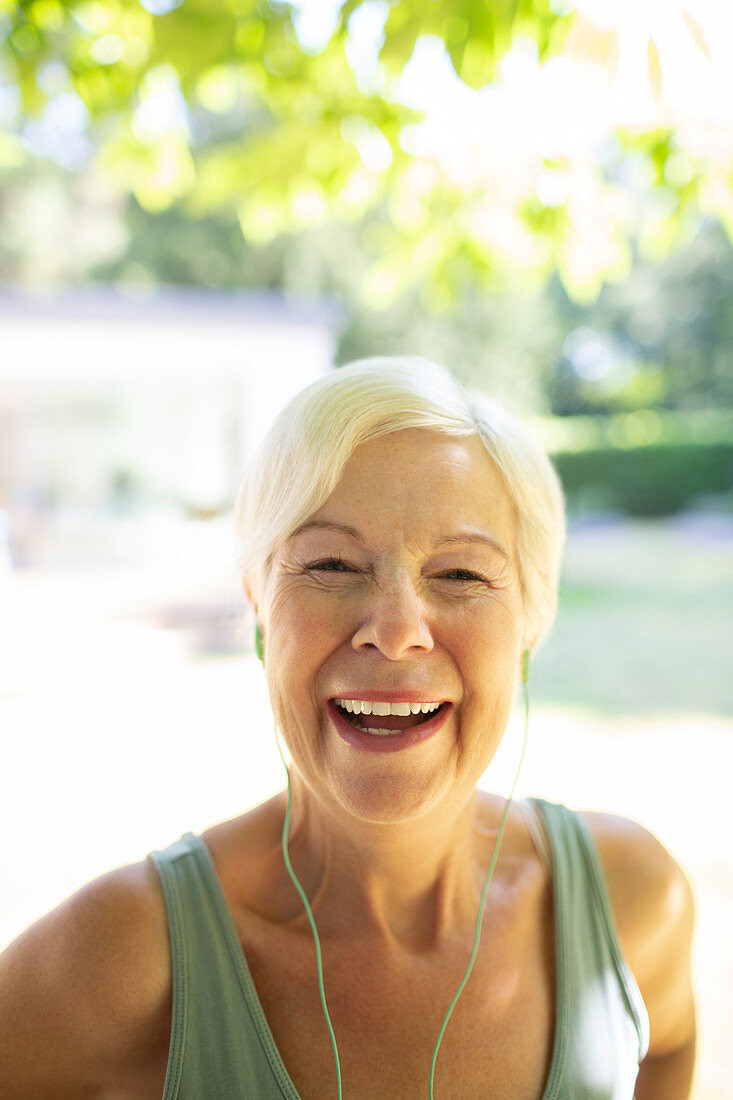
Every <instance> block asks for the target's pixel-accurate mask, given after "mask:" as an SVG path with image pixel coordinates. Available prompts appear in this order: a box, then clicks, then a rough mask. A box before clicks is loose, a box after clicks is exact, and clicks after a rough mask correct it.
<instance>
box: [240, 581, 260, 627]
mask: <svg viewBox="0 0 733 1100" xmlns="http://www.w3.org/2000/svg"><path fill="white" fill-rule="evenodd" d="M242 588H243V589H244V594H245V596H246V597H247V603H248V604H249V606H250V607H251V608H252V610H253V611H254V614H255V618H257V617H258V611H257V599H256V598H255V594H254V589H253V588H252V585H251V584H250V582H249V581H248V580H247V578H246V577H244V578H243V580H242Z"/></svg>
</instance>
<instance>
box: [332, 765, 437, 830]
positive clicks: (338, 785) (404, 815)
mask: <svg viewBox="0 0 733 1100" xmlns="http://www.w3.org/2000/svg"><path fill="white" fill-rule="evenodd" d="M441 786H443V785H442V784H441ZM332 793H333V797H334V800H335V801H336V802H337V803H338V804H339V805H340V806H341V807H342V808H343V809H344V810H345V811H346V812H347V813H348V814H350V815H351V816H352V817H355V818H357V819H358V820H359V821H364V822H371V823H373V824H375V825H399V824H402V823H405V822H408V821H415V820H417V819H418V818H420V817H422V816H424V815H425V814H427V813H429V812H430V811H431V810H432V809H434V808H435V806H436V805H438V804H439V802H440V801H441V792H440V791H438V790H436V789H435V788H434V787H431V786H428V787H427V788H426V787H423V786H422V785H419V784H417V783H410V784H405V777H404V774H403V775H400V776H384V775H382V776H376V775H375V776H370V777H368V778H367V777H365V776H359V777H356V776H352V777H348V778H347V779H346V781H343V780H341V781H340V782H339V781H336V782H335V783H334V784H333V787H332ZM442 794H443V797H445V794H446V792H445V790H443V791H442Z"/></svg>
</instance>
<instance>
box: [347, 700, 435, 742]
mask: <svg viewBox="0 0 733 1100" xmlns="http://www.w3.org/2000/svg"><path fill="white" fill-rule="evenodd" d="M333 704H334V706H335V708H336V710H337V711H338V713H339V714H340V715H341V717H342V718H344V719H345V721H347V722H348V723H349V725H350V726H353V728H354V729H357V730H361V731H362V732H363V733H370V734H373V735H375V736H378V737H389V736H390V734H396V733H403V732H404V731H405V730H411V729H417V728H418V727H420V726H423V725H425V724H426V723H427V722H430V721H431V720H432V719H434V718H435V717H436V715H437V714H438V713H439V712H440V711H441V710H443V709H444V708H445V707H446V706H447V705H448V704H447V703H422V704H417V703H416V704H413V705H412V707H409V704H399V703H398V704H391V705H390V704H381V705H380V704H378V703H367V704H364V703H362V704H361V707H360V706H359V701H358V700H350V699H348V700H344V699H334V700H333ZM387 707H388V708H389V710H390V712H392V711H399V710H402V711H404V710H405V708H408V707H409V713H408V714H404V713H388V714H377V713H374V711H375V710H385V709H386V708H387ZM357 708H359V709H358V710H357ZM362 708H364V711H366V713H365V712H364V711H363V710H362ZM418 708H419V709H418ZM413 710H414V711H415V713H413Z"/></svg>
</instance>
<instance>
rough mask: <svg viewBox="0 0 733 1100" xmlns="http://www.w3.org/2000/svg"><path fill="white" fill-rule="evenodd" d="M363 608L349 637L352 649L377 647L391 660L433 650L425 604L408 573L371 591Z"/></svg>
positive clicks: (399, 659) (403, 658) (398, 659)
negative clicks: (358, 621)
mask: <svg viewBox="0 0 733 1100" xmlns="http://www.w3.org/2000/svg"><path fill="white" fill-rule="evenodd" d="M364 612H365V613H364V616H363V618H362V621H361V623H360V625H359V626H358V628H357V630H356V631H355V633H354V636H353V638H352V640H351V644H352V646H353V647H354V649H356V650H362V649H367V650H369V649H378V650H379V652H380V653H382V654H383V655H384V656H385V657H387V658H388V659H389V660H390V661H402V660H405V659H406V658H409V657H413V656H417V655H418V654H419V653H421V652H422V653H429V652H430V651H431V650H432V648H433V644H434V643H433V635H432V630H431V627H430V622H429V614H428V607H427V605H426V604H425V601H424V600H423V598H422V597H421V595H420V593H419V592H418V591H416V589H415V585H414V584H413V582H412V580H411V579H410V578H409V577H399V578H395V580H394V581H393V582H392V583H390V584H388V585H383V586H380V588H379V590H377V591H372V593H371V594H370V597H369V603H368V605H367V607H366V608H365V609H364Z"/></svg>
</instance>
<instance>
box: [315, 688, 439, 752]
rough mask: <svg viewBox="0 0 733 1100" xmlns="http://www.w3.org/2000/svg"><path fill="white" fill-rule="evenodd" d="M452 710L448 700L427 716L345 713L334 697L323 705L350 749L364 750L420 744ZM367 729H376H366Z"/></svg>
mask: <svg viewBox="0 0 733 1100" xmlns="http://www.w3.org/2000/svg"><path fill="white" fill-rule="evenodd" d="M452 709H453V708H452V704H451V703H448V702H444V703H441V704H440V706H439V708H438V709H437V710H435V711H433V712H432V713H431V714H429V715H424V714H422V713H420V714H410V715H405V716H402V715H394V714H389V715H379V714H359V715H356V714H353V713H352V714H348V715H347V712H346V711H345V710H344V709H343V708H341V707H339V706H338V705H337V704H336V701H335V700H334V699H330V700H329V702H328V706H327V710H328V715H329V717H330V719H331V721H332V723H333V726H334V728H335V730H336V732H337V733H338V735H339V737H341V739H342V740H343V741H345V742H346V743H347V744H348V745H351V747H352V748H355V749H360V750H361V751H364V752H399V751H400V750H402V749H406V748H410V747H411V746H413V745H419V744H422V743H423V742H424V741H427V740H429V739H430V738H431V737H433V736H434V735H435V734H436V733H437V732H438V730H439V729H440V728H441V727H442V726H443V725H444V723H445V721H446V720H447V717H448V715H449V713H450V711H451V710H452ZM370 730H378V731H379V732H369V731H370Z"/></svg>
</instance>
